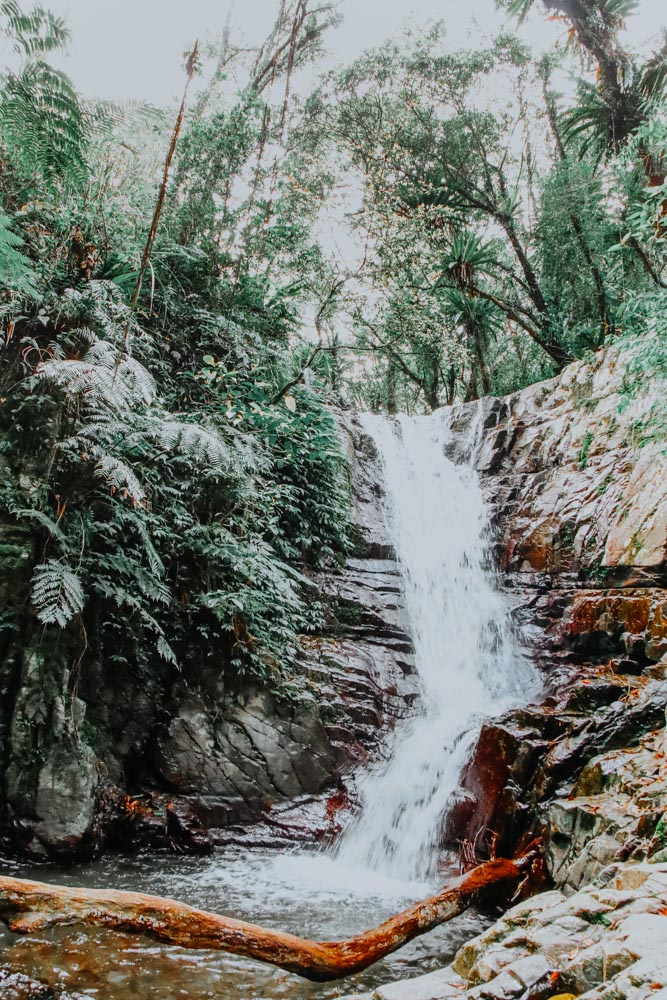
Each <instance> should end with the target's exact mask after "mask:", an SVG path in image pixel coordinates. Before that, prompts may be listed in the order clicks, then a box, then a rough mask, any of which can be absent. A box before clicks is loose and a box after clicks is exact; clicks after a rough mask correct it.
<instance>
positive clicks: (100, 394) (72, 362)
mask: <svg viewBox="0 0 667 1000" xmlns="http://www.w3.org/2000/svg"><path fill="white" fill-rule="evenodd" d="M76 339H77V340H78V342H79V347H80V357H78V358H77V357H67V356H66V351H65V350H64V348H63V347H62V345H54V346H53V347H52V351H51V354H52V357H51V360H49V361H44V362H42V364H40V365H39V366H38V368H37V370H36V372H35V379H36V380H38V381H41V382H43V383H47V384H50V385H54V386H57V387H58V388H59V389H60V390H61V391H62V392H63V393H64V394H65V396H66V397H67V398H68V399H69V400H71V401H72V402H76V403H77V404H79V405H81V406H83V407H84V408H85V409H88V410H96V409H97V410H99V409H108V410H112V411H115V412H119V411H121V410H128V409H134V408H136V407H137V406H141V405H145V404H148V403H150V402H152V401H153V400H154V399H155V395H156V387H155V379H154V378H153V376H152V375H151V374H150V372H148V371H147V370H146V369H145V368H144V366H143V365H141V364H140V363H139V362H138V361H137V360H136V359H135V358H132V357H126V358H124V359H123V360H122V361H121V362H120V363H118V353H117V350H116V348H115V347H114V346H113V345H112V344H110V343H108V341H106V340H100V339H99V338H98V337H97V336H96V335H95V334H94V333H93V332H92V331H91V330H87V329H82V330H78V331H77V333H76Z"/></svg>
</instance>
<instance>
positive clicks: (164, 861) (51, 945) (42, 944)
mask: <svg viewBox="0 0 667 1000" xmlns="http://www.w3.org/2000/svg"><path fill="white" fill-rule="evenodd" d="M0 871H1V872H2V873H3V874H10V873H11V874H13V875H15V876H17V877H21V878H32V879H36V880H39V881H44V882H52V883H57V884H61V885H67V884H69V885H82V886H88V887H98V888H113V889H131V890H137V891H142V892H149V893H153V894H155V895H163V896H172V897H174V898H176V899H179V900H182V901H184V902H187V903H190V904H192V905H193V906H198V907H201V908H203V909H208V910H213V911H215V912H217V913H224V914H226V915H228V916H234V917H240V918H243V919H246V920H250V921H252V922H254V923H259V924H264V925H265V926H267V927H276V928H280V929H281V930H284V931H291V932H293V933H295V934H299V935H302V936H305V937H310V938H314V939H320V940H332V939H337V938H345V937H350V936H352V935H354V934H356V933H359V932H361V931H363V930H366V929H368V928H370V927H374V926H376V925H377V924H378V923H380V922H381V921H382V920H384V919H385V918H387V917H389V916H391V915H392V914H394V913H397V912H399V911H400V910H401V909H403V908H405V907H406V906H409V905H410V904H411V903H413V902H415V901H416V900H418V899H421V898H423V897H424V896H427V895H429V894H430V893H431V892H433V891H435V890H436V888H437V885H436V884H433V883H431V884H429V883H419V882H400V881H397V880H396V879H389V878H387V877H386V876H383V875H381V874H378V873H374V872H369V871H366V870H361V869H355V868H349V867H346V866H345V865H343V864H342V863H341V862H340V861H337V860H336V859H335V858H331V857H328V856H326V855H323V854H317V853H312V852H305V851H295V852H293V853H283V854H280V853H276V852H271V851H266V850H264V851H261V850H226V851H224V852H219V853H217V854H215V855H213V856H212V857H208V858H190V857H177V856H155V855H138V856H132V857H111V858H106V859H104V860H101V861H97V862H94V863H91V864H88V865H80V866H75V867H73V868H69V869H66V870H62V869H56V868H53V867H46V866H44V867H41V866H34V865H33V866H29V865H25V864H14V863H12V864H8V863H5V864H3V865H0ZM484 926H486V922H485V919H484V918H483V917H482V916H480V914H478V913H476V912H474V911H469V912H467V913H465V914H462V915H461V916H460V917H458V918H456V919H455V920H453V921H451V922H449V923H447V924H444V925H443V926H441V927H439V928H436V929H435V930H434V931H431V932H430V933H429V934H426V935H423V936H422V937H421V938H418V939H417V940H416V941H414V942H412V943H411V944H409V945H407V946H406V947H405V948H403V949H402V950H401V951H399V952H397V953H396V954H394V955H390V956H389V957H388V958H386V959H384V960H383V961H381V962H379V963H377V965H375V966H373V967H372V968H371V969H368V970H367V971H366V972H364V973H361V974H359V975H357V976H351V977H349V978H348V979H345V980H342V981H341V982H338V983H333V984H313V983H308V982H306V981H305V980H302V979H300V978H299V977H298V976H294V975H291V974H290V973H287V972H282V971H281V970H279V969H274V968H273V967H271V966H268V965H262V964H260V963H258V962H254V961H251V960H248V959H243V958H238V957H237V956H233V955H226V954H224V953H221V952H204V951H202V952H189V951H186V950H183V949H180V948H176V947H170V946H166V945H160V944H156V943H155V942H154V941H150V940H148V939H145V938H142V937H137V936H130V935H125V934H120V933H115V932H111V931H107V930H101V929H84V928H81V927H68V928H58V929H53V930H51V931H48V932H39V933H37V934H34V935H29V936H18V935H13V934H10V933H9V932H8V931H7V929H6V928H5V927H4V926H3V925H2V924H0V959H1V960H2V962H3V964H6V965H9V966H10V967H11V968H12V969H13V970H15V971H21V972H24V973H26V974H27V975H32V976H34V977H35V978H37V979H41V980H43V981H45V982H47V983H49V984H50V985H57V984H59V985H62V986H65V987H67V988H68V989H70V990H72V991H76V992H78V993H81V994H83V995H84V996H90V997H99V998H100V1000H102V998H104V1000H127V998H128V997H140V998H142V1000H177V998H179V1000H181V998H186V997H187V998H192V1000H199V998H202V1000H203V998H209V997H210V998H213V997H215V998H218V1000H232V998H252V1000H277V998H282V997H290V998H292V1000H306V998H309V1000H310V998H323V1000H324V998H330V997H340V996H344V995H346V994H349V993H354V992H357V991H362V990H368V989H371V988H372V987H374V986H377V985H379V984H381V983H384V982H388V981H390V980H392V979H397V978H401V977H409V976H415V975H419V974H422V973H425V972H429V971H431V970H432V969H434V968H437V967H439V966H441V965H444V964H447V962H448V961H449V960H450V958H451V957H452V955H453V954H454V952H455V951H456V950H457V948H458V947H459V946H460V945H461V944H462V943H463V942H464V941H465V940H467V939H469V938H470V937H473V936H474V935H475V934H478V933H480V931H481V930H482V929H483V928H484Z"/></svg>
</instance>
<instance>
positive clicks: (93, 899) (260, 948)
mask: <svg viewBox="0 0 667 1000" xmlns="http://www.w3.org/2000/svg"><path fill="white" fill-rule="evenodd" d="M535 863H536V856H535V855H534V854H527V855H525V856H524V857H523V858H521V859H519V860H517V861H509V860H495V861H489V862H486V863H485V864H483V865H480V866H479V867H478V868H475V869H474V870H473V871H470V872H468V873H467V874H465V875H463V876H461V878H459V879H457V880H456V881H455V882H454V883H453V884H452V885H449V886H446V887H445V888H444V889H442V890H441V892H439V893H437V894H436V895H434V896H430V897H429V898H428V899H425V900H422V901H420V902H419V903H416V904H415V905H414V906H411V907H410V908H409V909H407V910H404V911H403V912H402V913H399V914H397V915H396V916H394V917H391V918H390V919H389V920H387V921H385V922H384V923H382V924H380V926H379V927H376V928H375V929H373V930H370V931H366V932H365V933H363V934H359V935H357V936H356V937H353V938H350V939H348V940H346V941H334V942H317V941H311V940H308V939H305V938H299V937H296V936H295V935H293V934H285V933H283V932H281V931H276V930H272V929H267V928H263V927H259V926H257V925H255V924H250V923H246V922H245V921H242V920H234V919H232V918H229V917H223V916H218V915H216V914H213V913H208V912H206V911H204V910H196V909H194V908H193V907H191V906H187V905H186V904H184V903H178V902H176V901H174V900H171V899H164V898H162V897H160V896H148V895H145V894H143V893H135V892H116V891H109V890H99V889H81V888H74V889H72V888H69V887H65V886H53V885H47V884H45V883H42V882H28V881H25V880H23V879H15V878H7V877H2V878H0V916H2V917H3V918H4V919H5V920H6V921H7V923H8V926H9V929H10V930H11V931H13V932H14V933H19V934H25V933H32V932H35V931H43V930H44V929H45V928H49V927H53V926H58V925H61V924H72V923H77V924H83V925H94V926H101V927H104V928H109V929H113V930H119V931H125V932H128V931H129V932H131V933H140V934H144V935H148V936H149V937H152V938H154V939H156V940H158V941H162V942H166V943H168V944H172V945H178V946H180V947H182V948H194V949H207V950H213V951H217V950H222V951H229V952H231V953H233V954H236V955H244V956H246V957H249V958H254V959H257V960H259V961H262V962H268V963H271V964H272V965H277V966H278V967H279V968H282V969H286V970H287V971H289V972H293V973H296V974H297V975H300V976H303V977H304V978H306V979H310V980H313V981H315V982H326V981H330V980H334V979H342V978H344V977H346V976H349V975H353V974H354V973H357V972H360V971H362V970H363V969H366V968H368V966H370V965H372V964H374V963H375V962H377V961H379V960H380V959H381V958H384V957H385V956H386V955H388V954H391V953H392V952H394V951H397V950H398V949H399V948H401V947H402V946H403V945H404V944H406V943H407V942H409V941H411V940H413V939H414V938H415V937H418V936H419V935H421V934H425V933H426V932H427V931H430V930H432V929H433V928H434V927H437V926H438V925H439V924H441V923H443V922H445V921H447V920H451V919H452V918H453V917H455V916H457V915H458V914H460V913H462V912H463V911H464V910H465V909H467V908H468V907H469V906H471V905H472V904H474V903H482V902H485V903H488V902H491V901H493V902H498V901H499V899H503V898H504V899H505V900H507V898H508V896H509V894H511V893H512V892H513V891H515V890H516V889H517V886H519V887H520V886H522V885H523V884H525V883H526V882H527V881H528V879H529V877H530V873H531V870H532V869H533V867H534V865H535Z"/></svg>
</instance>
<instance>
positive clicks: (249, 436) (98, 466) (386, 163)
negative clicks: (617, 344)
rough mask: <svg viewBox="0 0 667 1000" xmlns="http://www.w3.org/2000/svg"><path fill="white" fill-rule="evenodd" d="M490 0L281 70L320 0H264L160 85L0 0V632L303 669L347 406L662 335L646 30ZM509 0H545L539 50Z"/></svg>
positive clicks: (659, 98) (655, 140)
mask: <svg viewBox="0 0 667 1000" xmlns="http://www.w3.org/2000/svg"><path fill="white" fill-rule="evenodd" d="M502 4H503V5H504V6H505V7H506V9H507V30H506V33H504V34H502V35H500V36H499V37H497V38H496V39H495V40H493V42H492V43H489V44H488V45H485V46H483V47H479V48H476V49H469V50H461V51H452V50H451V48H450V47H449V46H448V44H447V34H446V30H445V27H444V26H443V25H441V24H437V25H431V26H429V27H428V28H426V29H424V31H423V32H418V33H414V32H413V33H412V34H410V35H408V36H406V37H404V38H402V39H400V40H397V41H391V42H388V43H387V44H385V45H384V46H382V47H380V48H378V49H375V50H372V51H369V52H367V53H365V54H364V55H363V56H361V57H360V58H358V59H357V60H355V61H354V62H352V63H351V64H349V65H346V66H342V67H339V68H336V69H335V70H332V71H330V72H328V73H327V74H325V75H324V76H322V77H320V78H319V79H318V80H317V83H316V85H315V86H313V87H312V88H310V89H309V92H308V94H307V95H304V94H303V93H302V90H301V89H300V88H299V86H298V85H297V84H298V80H299V73H301V72H302V71H303V70H304V68H305V67H308V66H310V67H311V68H310V71H309V72H310V73H311V74H312V73H314V68H313V67H314V65H315V63H316V61H317V59H318V57H319V55H320V54H321V52H322V50H323V48H324V47H326V45H327V34H328V32H329V30H330V29H331V28H332V27H333V26H334V25H335V24H336V22H337V20H338V18H339V16H340V14H339V11H338V9H337V5H336V4H335V3H331V4H329V3H326V2H325V3H319V4H317V3H313V2H312V0H280V2H277V3H276V11H275V14H276V19H275V22H274V23H273V25H272V26H270V30H269V31H268V33H267V36H266V39H265V40H264V42H263V44H262V45H261V46H259V47H257V48H256V49H254V50H252V51H248V49H246V48H241V47H239V46H237V45H236V44H235V41H234V38H233V37H232V35H231V33H230V31H229V30H226V31H225V33H224V35H223V37H222V38H220V39H216V40H213V42H211V43H206V44H203V43H202V44H201V45H196V46H195V45H193V46H192V47H191V49H190V50H189V52H188V54H187V57H186V65H185V68H184V74H183V85H184V96H183V102H182V104H181V106H180V108H153V107H149V106H147V105H144V104H141V103H136V104H133V105H129V106H119V105H116V104H113V103H111V102H101V101H92V100H90V99H88V98H87V97H85V96H84V95H82V94H80V93H78V92H77V89H76V87H75V86H74V85H73V83H72V81H71V80H70V79H69V78H68V76H67V75H66V74H65V73H64V72H63V71H62V70H61V69H59V68H58V60H57V58H56V57H57V56H58V54H59V53H60V52H62V50H63V49H64V47H66V46H67V44H68V41H69V32H68V28H67V25H66V24H65V23H64V22H63V21H62V20H61V19H60V18H59V17H57V16H55V15H54V14H52V13H51V12H50V11H49V10H48V8H47V7H42V6H39V5H38V6H34V7H29V6H27V5H20V4H18V3H17V2H15V0H4V2H2V3H0V19H1V20H0V26H1V28H2V31H3V32H4V34H5V36H6V38H7V40H8V42H9V44H10V45H11V47H12V49H13V51H14V60H13V68H12V69H11V70H9V69H8V70H7V71H6V72H5V73H4V75H3V77H2V80H1V85H0V171H1V183H0V313H1V316H2V324H3V337H2V351H3V355H2V360H3V364H2V370H1V371H0V383H1V384H0V399H1V402H2V408H1V410H0V466H1V467H2V477H1V480H0V507H1V508H2V520H3V522H4V523H6V524H7V525H9V526H10V528H9V529H8V530H7V531H5V532H4V534H3V536H2V546H1V548H0V561H1V562H2V569H3V578H4V579H6V580H9V581H11V583H10V584H8V585H5V591H6V592H5V593H3V602H2V611H1V612H0V642H1V643H2V645H3V650H4V652H5V654H11V650H12V649H15V648H17V647H18V645H22V646H23V647H24V648H28V649H29V648H30V645H31V643H33V642H38V641H41V637H42V636H43V634H44V629H46V630H47V632H48V633H49V634H51V635H53V636H54V637H55V638H54V642H53V645H52V652H51V656H52V659H53V663H52V666H51V668H50V669H52V670H53V671H54V672H58V671H61V670H62V664H63V663H65V662H68V663H70V664H71V663H74V664H75V665H76V666H75V667H74V672H76V670H77V669H79V668H80V666H81V664H82V663H83V662H85V660H86V658H89V657H97V658H99V659H100V660H102V661H104V662H107V663H111V664H117V665H118V666H119V667H120V668H125V667H129V668H131V669H132V670H134V671H137V670H138V671H154V670H155V669H156V664H157V665H158V667H159V669H160V670H163V671H165V672H170V671H178V670H180V669H182V665H183V664H184V663H185V662H188V663H190V664H193V663H194V664H197V663H201V664H204V663H207V662H213V663H220V666H221V669H224V670H225V671H227V672H228V674H229V677H230V680H233V678H237V677H240V676H244V675H247V674H251V675H253V676H256V677H260V678H263V679H264V680H265V681H267V682H269V683H270V684H271V685H272V686H273V687H274V688H275V689H276V690H279V691H282V692H283V693H293V692H294V690H295V688H298V685H299V676H298V669H296V668H295V666H294V665H295V663H296V662H297V660H298V637H299V636H300V635H303V634H307V633H308V632H309V631H310V630H313V629H315V628H316V627H317V625H318V622H319V616H321V614H322V609H321V608H320V607H319V605H318V603H317V601H314V600H313V595H312V592H311V589H310V588H311V583H310V580H309V574H310V572H311V569H312V568H313V567H315V566H317V565H327V564H335V563H336V562H337V561H340V560H341V559H344V558H345V556H346V555H347V554H349V553H350V552H351V551H353V547H354V538H353V537H352V531H351V528H350V517H349V505H350V496H349V480H348V472H347V467H346V461H345V458H344V455H343V452H342V448H341V444H340V442H339V437H338V434H337V431H336V418H335V414H336V408H337V407H350V406H351V407H355V408H370V409H373V410H381V411H386V412H389V413H392V412H396V411H397V410H407V411H409V412H428V411H430V410H433V409H435V408H437V407H439V406H442V405H445V404H451V403H454V402H456V401H460V400H463V401H470V400H475V399H478V398H480V397H481V396H484V395H489V394H495V395H499V394H503V393H507V392H511V391H514V390H517V389H519V388H522V387H523V386H525V385H527V384H530V383H531V382H534V381H537V380H539V379H543V378H547V377H550V376H552V375H554V374H557V373H558V372H559V371H560V370H561V369H562V368H563V367H564V366H565V365H566V364H568V363H569V362H570V361H571V360H574V359H577V358H582V357H586V356H587V355H588V354H589V353H591V352H594V351H596V350H598V349H599V348H601V347H603V346H605V345H607V344H609V343H611V342H612V341H614V340H617V339H618V338H634V339H636V340H637V342H638V343H639V345H640V352H639V355H638V359H639V360H638V362H637V364H638V371H637V373H635V375H636V376H637V377H641V366H642V364H644V363H646V364H648V363H649V362H650V363H651V364H653V365H655V364H658V365H660V366H662V367H663V368H664V367H665V366H666V365H667V350H666V345H667V319H666V317H667V296H666V289H667V275H666V272H665V253H664V250H665V239H666V232H665V216H666V215H667V190H666V187H665V178H666V175H667V159H666V157H667V111H666V105H665V84H666V81H667V40H665V41H663V43H662V47H659V46H658V47H657V48H656V50H655V51H653V52H642V53H638V52H633V51H630V50H629V49H627V48H626V47H625V46H624V43H623V39H622V28H623V24H624V22H625V20H626V19H627V18H628V17H631V16H632V12H633V3H632V2H631V0H535V2H534V3H532V4H531V2H530V0H512V2H508V0H502ZM531 6H533V7H534V8H535V11H536V12H538V13H540V14H542V15H543V16H545V17H547V16H549V17H556V18H557V19H559V20H560V21H561V22H562V26H563V43H562V45H560V46H559V47H557V48H555V49H554V50H553V51H552V52H550V53H548V54H547V55H545V56H540V57H539V58H535V57H534V56H533V55H532V54H531V52H530V51H529V50H528V48H527V47H526V45H525V44H524V43H522V42H521V41H520V39H519V38H518V37H517V36H516V35H515V34H514V33H513V31H514V29H515V28H516V26H517V25H518V24H519V23H520V20H521V18H522V17H525V16H526V14H527V13H528V10H529V8H530V7H531ZM332 225H333V226H335V227H337V229H338V231H339V232H341V233H344V234H345V239H344V243H345V245H346V246H347V247H348V248H350V249H349V252H346V253H341V252H339V251H338V250H337V249H336V248H335V246H334V242H333V241H332V240H330V239H329V238H328V236H327V233H328V232H329V231H330V227H331V226H332ZM642 359H644V360H642ZM5 659H11V655H7V656H5Z"/></svg>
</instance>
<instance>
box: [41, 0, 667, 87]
mask: <svg viewBox="0 0 667 1000" xmlns="http://www.w3.org/2000/svg"><path fill="white" fill-rule="evenodd" d="M229 2H230V0H113V2H111V0H43V3H44V6H47V7H48V8H50V9H51V10H54V11H57V12H58V13H61V14H64V15H65V16H66V17H67V19H68V21H69V24H70V27H71V29H72V34H73V40H72V44H71V47H70V52H69V55H68V57H67V59H66V60H65V63H64V68H65V69H66V70H67V72H68V73H69V74H70V76H72V78H73V79H74V82H75V84H76V85H77V86H78V87H79V88H80V89H81V90H82V91H83V92H84V93H86V94H88V95H90V96H96V97H105V98H112V99H133V98H134V99H143V100H146V101H149V102H151V103H154V104H164V103H166V102H169V101H170V100H171V99H173V98H175V97H176V96H177V95H178V94H180V91H181V88H182V84H183V70H182V63H183V60H182V53H183V52H184V50H185V49H186V48H187V47H188V45H190V44H191V43H192V42H193V41H194V39H195V38H197V37H200V38H201V39H204V38H206V37H210V36H213V37H215V36H219V35H220V34H221V32H222V28H223V25H224V23H225V19H226V16H227V11H228V8H229ZM277 7H278V0H235V2H234V7H233V11H232V24H233V32H232V39H233V41H234V42H236V43H237V44H239V43H244V44H248V45H252V44H255V43H257V42H258V41H260V40H261V39H262V38H263V37H264V36H265V35H266V34H267V32H268V30H269V28H270V26H271V24H272V22H273V19H274V16H275V13H276V10H277ZM342 12H343V14H344V18H345V20H344V22H343V25H342V26H341V27H340V28H338V29H337V30H336V31H335V32H331V33H330V35H329V36H328V40H327V44H328V47H329V50H330V55H329V57H328V60H327V65H333V64H335V63H341V62H345V61H348V60H350V59H352V58H354V57H355V56H357V55H359V54H360V53H361V52H362V51H363V50H364V49H365V48H368V47H370V46H374V45H378V44H380V43H381V42H383V41H384V40H385V39H386V38H387V37H389V36H390V35H392V34H396V33H398V32H399V31H400V30H401V29H402V28H403V26H404V25H405V24H406V21H409V23H411V24H412V25H413V26H418V25H420V24H423V23H425V22H426V21H428V20H438V19H442V20H444V22H445V24H446V26H447V32H448V38H449V42H450V44H451V46H452V47H453V48H456V47H458V46H461V45H470V44H475V43H476V41H478V40H479V39H480V36H484V35H488V34H492V33H493V32H494V31H498V30H499V29H501V28H502V27H503V25H504V24H505V19H504V17H503V16H501V15H500V14H499V13H498V12H497V11H496V9H495V3H494V0H343V3H342ZM662 26H667V5H666V4H665V2H664V0H640V3H639V13H638V15H637V16H635V17H633V18H632V19H631V21H630V22H629V31H628V34H629V41H630V42H631V43H632V44H633V45H643V44H644V43H646V42H647V40H649V39H650V38H651V37H652V36H656V35H657V33H658V32H659V29H660V28H661V27H662ZM520 33H521V35H522V36H523V37H524V38H525V39H526V40H527V41H530V42H531V43H532V44H534V45H535V46H536V47H538V48H544V47H547V46H548V45H549V44H550V41H551V40H552V39H554V38H557V37H558V36H559V35H562V26H557V25H555V24H548V23H546V22H545V20H544V19H543V18H542V17H540V16H536V17H534V18H533V19H532V22H531V23H530V24H528V25H526V26H525V27H524V28H523V29H522V30H521V32H520ZM656 40H657V39H656ZM322 68H324V65H323V67H322Z"/></svg>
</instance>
